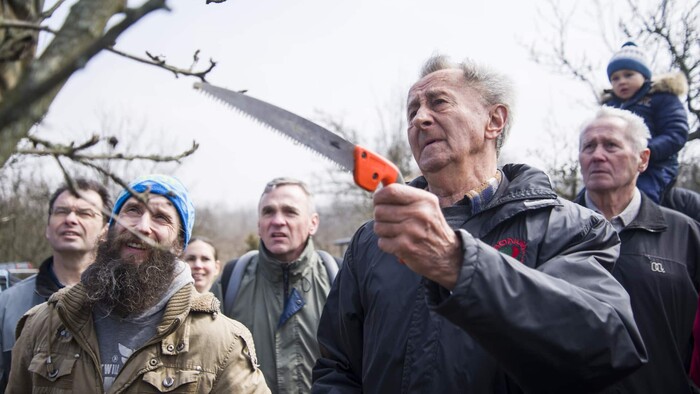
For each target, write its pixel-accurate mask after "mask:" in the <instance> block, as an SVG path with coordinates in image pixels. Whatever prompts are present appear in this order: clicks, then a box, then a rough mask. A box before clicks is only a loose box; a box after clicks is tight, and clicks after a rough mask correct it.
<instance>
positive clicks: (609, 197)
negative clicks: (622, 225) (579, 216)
mask: <svg viewBox="0 0 700 394" xmlns="http://www.w3.org/2000/svg"><path fill="white" fill-rule="evenodd" d="M586 192H587V193H588V198H590V199H591V201H593V204H595V206H596V208H598V210H600V213H602V214H603V216H605V218H606V219H608V220H610V219H612V218H614V217H615V216H618V215H619V214H620V213H622V211H624V210H625V208H627V206H628V205H629V204H630V202H632V198H633V197H634V185H631V187H626V188H624V189H618V190H613V191H605V192H594V191H590V190H587V191H586Z"/></svg>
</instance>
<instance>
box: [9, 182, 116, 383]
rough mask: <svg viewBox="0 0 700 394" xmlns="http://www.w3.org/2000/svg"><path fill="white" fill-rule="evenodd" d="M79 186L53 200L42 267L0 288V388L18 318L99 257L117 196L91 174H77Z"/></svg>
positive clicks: (73, 280) (74, 279)
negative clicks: (100, 242) (89, 177)
mask: <svg viewBox="0 0 700 394" xmlns="http://www.w3.org/2000/svg"><path fill="white" fill-rule="evenodd" d="M74 185H75V187H74V189H75V192H77V195H76V194H74V192H73V191H72V190H71V188H70V187H69V186H68V185H67V184H65V185H63V186H61V187H59V188H58V189H57V190H56V191H55V192H54V193H53V194H52V195H51V198H50V200H49V218H48V222H47V224H46V234H45V235H46V239H47V241H48V243H49V246H50V247H51V250H52V251H53V255H52V256H51V257H49V258H47V259H46V260H44V262H43V263H42V264H41V266H40V267H39V272H38V273H37V274H36V275H33V276H31V277H29V278H27V279H25V280H23V281H21V282H19V283H17V284H16V285H14V286H12V287H10V288H9V289H8V290H6V291H4V292H2V293H0V324H1V326H2V333H0V349H2V357H0V373H1V374H2V380H1V381H0V392H3V393H4V391H5V386H7V379H8V376H9V373H10V361H11V359H12V348H13V346H14V344H15V327H16V325H17V321H19V319H20V318H21V317H22V315H24V313H25V312H27V311H28V310H29V309H31V308H32V307H33V306H35V305H38V304H41V303H43V302H45V301H47V300H48V299H49V297H50V296H51V295H52V294H53V293H55V292H56V291H58V290H59V289H61V288H63V287H65V286H72V285H75V284H76V283H78V282H80V275H81V274H82V273H83V271H84V270H85V269H86V268H87V267H88V266H89V265H90V264H91V263H92V262H93V261H94V258H95V251H96V248H97V241H98V240H99V239H100V238H101V237H102V236H103V235H104V234H105V232H106V230H107V221H108V219H109V215H108V214H106V213H105V212H110V211H111V210H112V201H111V198H110V196H109V192H108V191H107V189H106V188H105V187H104V186H103V185H101V184H99V183H97V182H95V181H92V180H87V179H83V178H77V179H75V180H74Z"/></svg>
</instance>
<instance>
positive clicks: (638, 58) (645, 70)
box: [608, 41, 651, 80]
mask: <svg viewBox="0 0 700 394" xmlns="http://www.w3.org/2000/svg"><path fill="white" fill-rule="evenodd" d="M618 70H634V71H637V72H638V73H640V74H642V75H644V78H645V79H651V70H650V69H649V63H648V62H647V58H646V55H645V54H644V51H642V50H641V49H640V48H639V47H638V46H637V44H635V43H633V42H632V41H628V42H626V43H624V44H623V45H622V48H620V50H619V51H617V52H616V53H615V54H614V55H613V57H612V58H611V59H610V63H608V80H610V76H611V75H612V74H613V73H614V72H615V71H618Z"/></svg>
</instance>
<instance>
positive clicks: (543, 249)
mask: <svg viewBox="0 0 700 394" xmlns="http://www.w3.org/2000/svg"><path fill="white" fill-rule="evenodd" d="M503 175H504V176H503V179H502V181H501V184H500V186H499V188H498V191H497V192H496V195H495V196H494V197H493V198H492V200H491V201H490V202H489V203H488V204H487V206H486V207H484V209H483V210H482V211H481V212H479V213H477V214H475V215H473V216H471V217H470V218H469V219H468V220H467V221H466V222H465V223H464V224H462V225H461V226H459V227H460V230H457V234H458V235H459V236H460V237H461V238H462V243H463V262H462V268H461V271H460V274H459V278H458V281H457V285H456V287H455V288H454V289H453V291H452V292H451V293H450V292H448V291H447V290H446V289H444V288H441V287H439V286H438V285H437V284H435V283H433V282H430V281H427V280H425V279H423V278H422V277H421V276H419V275H418V274H416V273H414V272H413V271H411V270H410V269H409V268H407V267H406V266H405V265H403V264H401V263H400V262H399V261H398V260H397V259H396V257H394V256H393V255H390V254H386V253H384V252H382V251H381V250H380V249H379V248H378V246H377V236H376V234H375V233H374V232H373V230H372V225H373V223H372V222H369V223H367V224H365V225H364V226H363V227H361V228H360V229H359V230H358V231H357V233H356V234H355V236H354V237H353V240H352V242H351V244H350V246H349V248H348V251H347V253H346V255H345V259H344V263H343V269H341V270H340V272H339V273H338V277H337V278H336V281H335V283H334V285H333V288H332V290H331V292H330V294H329V296H328V301H327V303H326V306H325V308H324V311H323V314H322V316H321V323H320V326H319V330H318V339H319V344H320V346H321V354H322V357H321V358H320V359H319V360H318V361H317V363H316V366H315V368H314V386H313V390H312V391H313V392H314V393H325V392H343V393H359V392H365V393H519V392H523V391H526V392H536V393H543V392H556V393H564V392H566V393H574V392H590V391H591V390H594V389H597V388H600V387H602V386H605V385H607V384H609V383H610V382H611V381H613V380H615V379H618V378H620V377H621V376H624V375H625V374H627V373H629V372H631V371H632V370H634V369H635V368H638V367H639V366H640V365H641V364H642V362H643V359H644V357H645V356H646V354H645V350H644V346H643V344H642V339H641V336H640V335H639V332H638V330H637V327H636V326H635V323H634V318H633V315H632V309H631V306H630V301H629V297H628V295H627V293H626V292H625V291H624V289H623V288H622V286H621V285H620V284H619V283H618V282H617V281H616V280H615V279H614V278H613V277H612V275H611V274H610V272H609V271H608V270H611V269H612V267H613V263H614V261H615V259H616V258H617V255H618V251H619V239H618V237H617V234H616V233H615V231H614V230H613V228H612V226H611V225H610V224H609V223H607V221H606V220H605V219H604V218H603V217H602V216H600V215H597V214H595V213H593V212H592V211H590V210H587V209H585V208H582V207H580V206H577V205H576V204H574V203H571V202H568V201H564V200H561V199H559V198H558V197H557V196H556V194H555V193H554V192H553V191H552V189H551V186H550V184H549V179H548V178H547V176H546V175H545V174H544V173H542V172H541V171H539V170H535V169H532V168H530V167H527V166H525V165H506V166H505V167H504V168H503ZM412 185H414V186H416V187H424V186H425V180H424V179H422V178H419V179H418V180H416V181H414V182H412ZM455 207H459V206H457V205H455V206H453V207H449V208H447V209H455ZM464 207H465V208H464V209H470V208H469V206H468V205H465V206H464Z"/></svg>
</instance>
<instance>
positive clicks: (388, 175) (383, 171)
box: [353, 145, 404, 192]
mask: <svg viewBox="0 0 700 394" xmlns="http://www.w3.org/2000/svg"><path fill="white" fill-rule="evenodd" d="M354 156H355V170H354V171H353V177H354V178H355V183H356V184H357V185H358V186H359V187H361V188H363V189H365V190H367V191H370V192H373V191H375V190H377V186H379V182H381V183H382V185H384V186H386V185H390V184H392V183H401V184H403V183H404V181H403V177H402V176H401V172H400V171H399V169H398V167H396V165H394V163H392V162H390V161H389V160H387V159H385V158H383V157H382V156H380V155H378V154H376V153H374V152H372V151H371V150H369V149H366V148H363V147H361V146H359V145H355V152H354Z"/></svg>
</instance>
